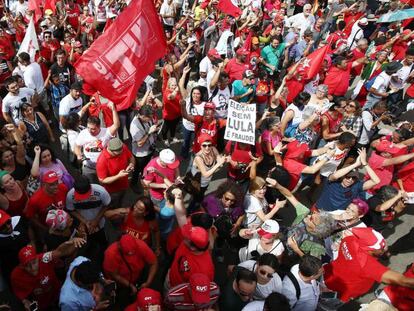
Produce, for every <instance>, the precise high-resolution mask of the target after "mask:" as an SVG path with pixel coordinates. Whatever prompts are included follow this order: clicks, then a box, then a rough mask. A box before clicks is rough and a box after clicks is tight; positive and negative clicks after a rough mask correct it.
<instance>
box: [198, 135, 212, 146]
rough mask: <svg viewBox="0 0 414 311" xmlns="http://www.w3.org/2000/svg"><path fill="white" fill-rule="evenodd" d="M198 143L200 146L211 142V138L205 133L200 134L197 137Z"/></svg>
mask: <svg viewBox="0 0 414 311" xmlns="http://www.w3.org/2000/svg"><path fill="white" fill-rule="evenodd" d="M197 140H198V143H199V144H202V143H204V142H206V141H213V137H211V135H208V134H207V133H202V134H201V135H200V136H198V139H197Z"/></svg>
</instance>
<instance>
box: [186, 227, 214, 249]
mask: <svg viewBox="0 0 414 311" xmlns="http://www.w3.org/2000/svg"><path fill="white" fill-rule="evenodd" d="M181 233H182V235H183V237H184V238H186V239H188V240H190V241H191V242H192V243H193V244H194V245H195V246H196V247H197V248H199V249H205V248H206V247H207V246H208V243H209V237H208V232H207V231H206V230H205V229H204V228H201V227H193V226H192V225H190V224H186V225H184V226H183V227H182V228H181Z"/></svg>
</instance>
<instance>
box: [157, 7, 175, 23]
mask: <svg viewBox="0 0 414 311" xmlns="http://www.w3.org/2000/svg"><path fill="white" fill-rule="evenodd" d="M173 14H174V4H173V3H171V5H169V4H168V3H167V1H164V2H163V3H162V5H161V8H160V15H170V16H171V15H173ZM162 20H163V22H164V24H165V25H168V26H174V18H172V17H167V18H164V17H163V18H162Z"/></svg>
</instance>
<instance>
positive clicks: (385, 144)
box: [375, 139, 401, 155]
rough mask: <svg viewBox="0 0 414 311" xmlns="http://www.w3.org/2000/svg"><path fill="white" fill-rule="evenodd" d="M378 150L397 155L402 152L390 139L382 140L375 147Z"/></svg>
mask: <svg viewBox="0 0 414 311" xmlns="http://www.w3.org/2000/svg"><path fill="white" fill-rule="evenodd" d="M375 149H376V150H377V151H378V152H387V153H389V154H391V155H397V154H398V153H400V152H401V149H400V148H397V147H395V146H393V143H392V142H390V141H388V140H385V139H384V140H381V141H380V142H379V143H378V145H377V146H376V147H375Z"/></svg>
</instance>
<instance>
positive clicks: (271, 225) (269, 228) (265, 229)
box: [257, 219, 279, 236]
mask: <svg viewBox="0 0 414 311" xmlns="http://www.w3.org/2000/svg"><path fill="white" fill-rule="evenodd" d="M278 232H279V224H278V223H277V221H276V220H273V219H268V220H266V221H265V222H264V223H263V224H262V225H261V226H260V229H259V230H257V233H258V234H259V235H260V236H264V235H270V234H276V233H278Z"/></svg>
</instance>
